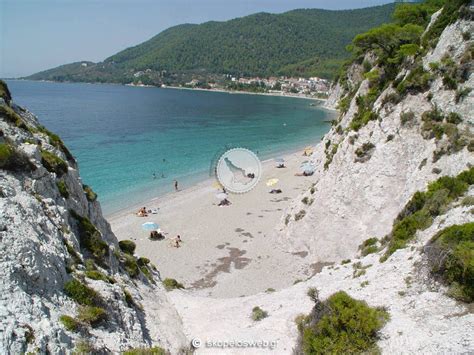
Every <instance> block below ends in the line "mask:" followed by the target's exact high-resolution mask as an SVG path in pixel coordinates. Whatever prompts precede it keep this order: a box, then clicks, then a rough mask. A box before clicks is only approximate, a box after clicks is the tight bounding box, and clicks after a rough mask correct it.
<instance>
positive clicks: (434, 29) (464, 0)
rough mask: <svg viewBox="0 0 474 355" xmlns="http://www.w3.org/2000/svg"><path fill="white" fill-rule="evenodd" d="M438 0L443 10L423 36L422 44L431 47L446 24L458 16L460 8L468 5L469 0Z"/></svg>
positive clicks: (436, 41) (434, 44)
mask: <svg viewBox="0 0 474 355" xmlns="http://www.w3.org/2000/svg"><path fill="white" fill-rule="evenodd" d="M433 2H434V1H431V3H433ZM438 2H439V3H440V4H441V5H442V6H443V11H442V12H441V14H440V15H439V16H438V18H437V19H436V21H435V23H434V24H433V25H432V26H431V27H430V28H429V29H428V31H427V32H426V33H425V35H424V36H423V46H425V47H432V48H433V47H435V46H436V43H438V39H439V36H440V35H441V33H442V32H443V30H444V29H445V28H446V26H448V25H450V24H452V23H453V22H454V21H456V20H457V19H458V18H459V15H460V8H461V7H463V6H464V5H465V6H469V3H470V2H471V0H446V1H438ZM440 7H441V6H440Z"/></svg>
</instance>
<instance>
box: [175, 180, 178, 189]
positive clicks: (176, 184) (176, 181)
mask: <svg viewBox="0 0 474 355" xmlns="http://www.w3.org/2000/svg"><path fill="white" fill-rule="evenodd" d="M174 189H175V191H178V180H174Z"/></svg>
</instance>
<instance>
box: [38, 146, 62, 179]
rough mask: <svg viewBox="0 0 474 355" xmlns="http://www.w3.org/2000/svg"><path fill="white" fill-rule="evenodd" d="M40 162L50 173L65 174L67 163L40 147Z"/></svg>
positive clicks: (59, 175)
mask: <svg viewBox="0 0 474 355" xmlns="http://www.w3.org/2000/svg"><path fill="white" fill-rule="evenodd" d="M41 163H42V164H43V166H44V167H45V168H46V170H48V171H49V172H51V173H56V175H58V177H61V176H63V175H64V174H66V173H67V170H68V165H67V163H66V162H65V161H64V160H62V159H61V158H59V157H57V156H56V155H54V154H53V153H50V152H48V151H47V150H43V149H41Z"/></svg>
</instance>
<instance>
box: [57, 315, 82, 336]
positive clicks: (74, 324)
mask: <svg viewBox="0 0 474 355" xmlns="http://www.w3.org/2000/svg"><path fill="white" fill-rule="evenodd" d="M59 321H60V322H61V324H62V325H63V326H64V328H66V330H69V331H70V332H77V331H78V330H79V329H80V328H81V323H80V322H79V321H77V320H76V319H75V318H73V317H71V316H67V315H62V316H60V317H59Z"/></svg>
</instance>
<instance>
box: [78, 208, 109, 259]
mask: <svg viewBox="0 0 474 355" xmlns="http://www.w3.org/2000/svg"><path fill="white" fill-rule="evenodd" d="M70 213H71V216H72V217H73V218H74V219H75V220H76V222H77V227H78V229H79V240H80V244H81V247H83V248H85V249H86V250H88V251H89V252H90V253H91V254H92V256H93V258H94V260H95V261H96V262H98V263H100V264H101V265H105V262H104V258H105V256H107V255H109V246H108V245H107V243H106V242H105V241H103V240H102V236H101V234H100V232H99V231H98V230H97V228H96V227H95V226H94V225H93V224H92V223H91V221H90V220H89V219H88V218H86V217H82V216H80V215H78V214H77V213H76V212H75V211H74V210H70Z"/></svg>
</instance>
